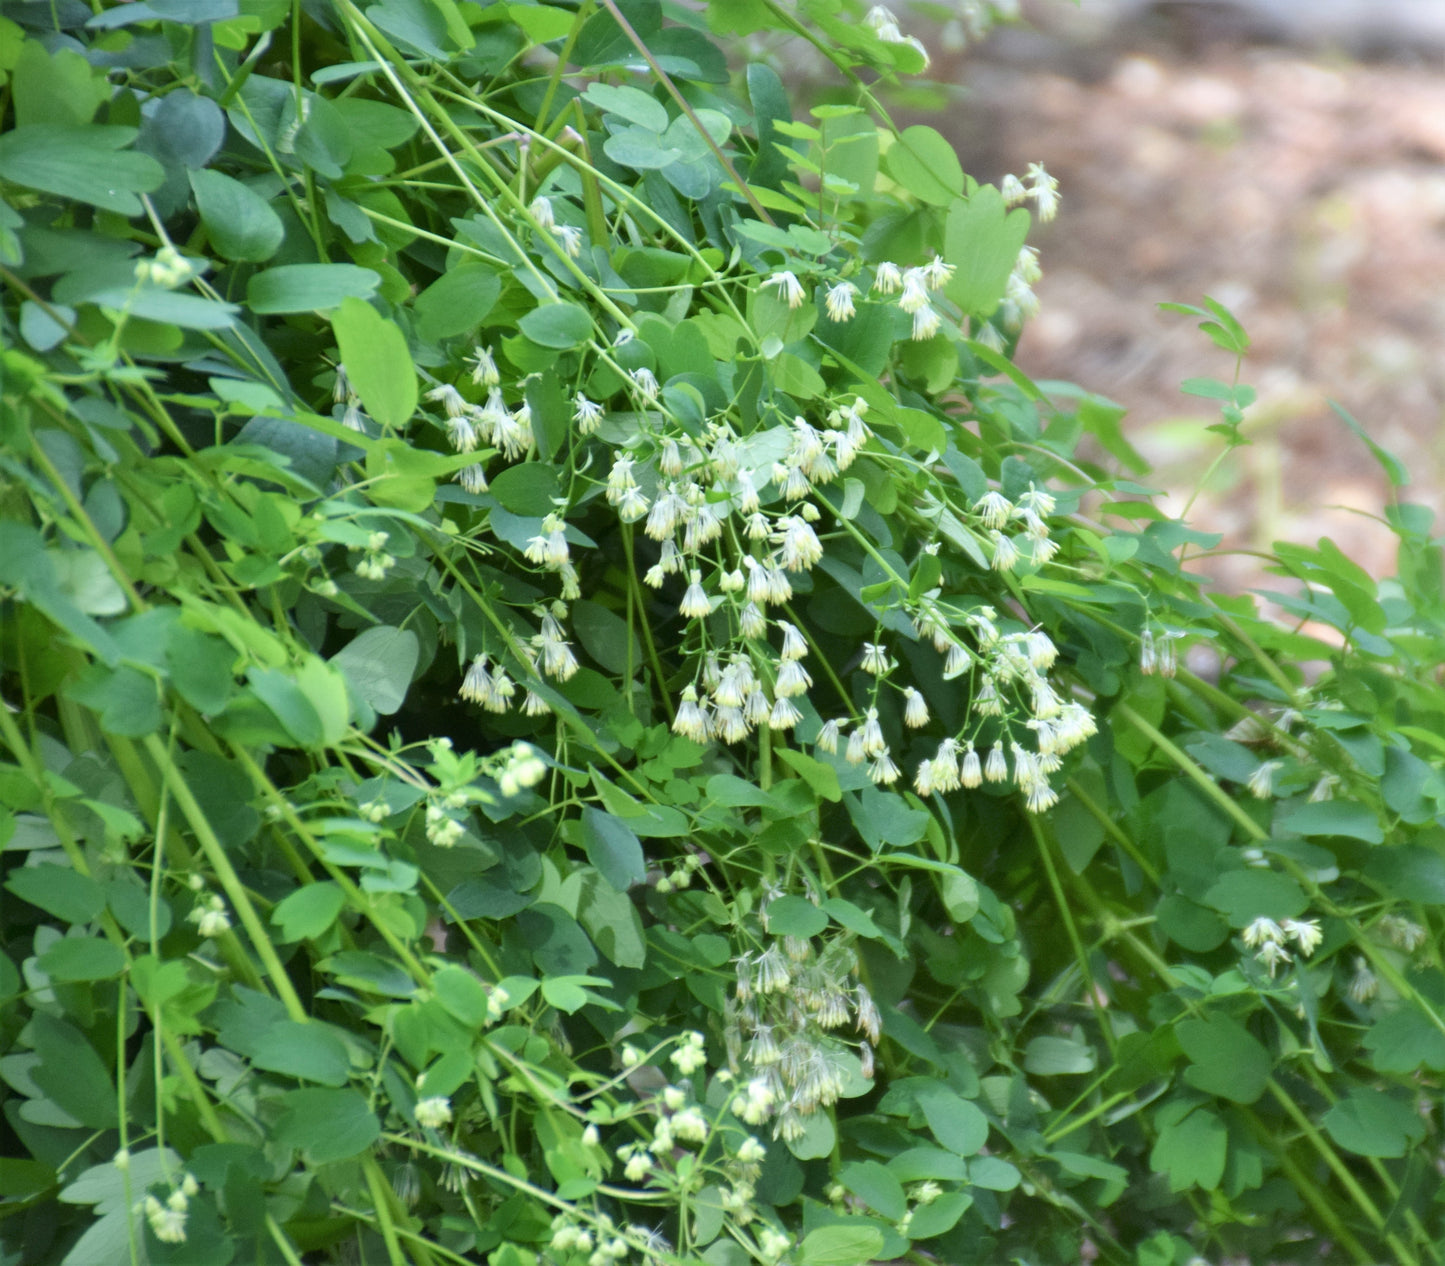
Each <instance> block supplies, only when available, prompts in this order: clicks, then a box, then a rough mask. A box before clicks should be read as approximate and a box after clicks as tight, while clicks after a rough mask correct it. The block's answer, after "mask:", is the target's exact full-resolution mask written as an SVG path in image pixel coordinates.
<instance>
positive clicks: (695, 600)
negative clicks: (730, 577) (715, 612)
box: [677, 570, 712, 620]
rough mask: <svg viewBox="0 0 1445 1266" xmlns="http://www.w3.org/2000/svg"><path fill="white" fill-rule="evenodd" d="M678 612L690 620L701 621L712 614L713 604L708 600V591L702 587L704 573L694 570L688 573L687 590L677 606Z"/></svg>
mask: <svg viewBox="0 0 1445 1266" xmlns="http://www.w3.org/2000/svg"><path fill="white" fill-rule="evenodd" d="M677 610H678V614H679V615H683V616H686V617H687V618H688V619H689V620H700V619H702V618H703V617H704V616H706V615H709V614H711V612H712V602H711V601H710V600H709V599H708V596H707V590H705V589H704V588H703V587H702V572H700V571H697V570H694V571H692V572H689V573H688V586H687V590H686V592H685V593H684V594H683V595H682V601H681V602H680V603H678V604H677Z"/></svg>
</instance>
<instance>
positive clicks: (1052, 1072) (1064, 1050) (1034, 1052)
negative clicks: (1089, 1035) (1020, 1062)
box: [1024, 1036, 1098, 1077]
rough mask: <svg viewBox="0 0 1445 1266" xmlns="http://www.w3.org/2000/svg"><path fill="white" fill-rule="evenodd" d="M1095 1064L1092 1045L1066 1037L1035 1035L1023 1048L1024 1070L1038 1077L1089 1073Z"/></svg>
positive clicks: (1095, 1059) (1095, 1057) (1095, 1058)
mask: <svg viewBox="0 0 1445 1266" xmlns="http://www.w3.org/2000/svg"><path fill="white" fill-rule="evenodd" d="M1097 1064H1098V1058H1097V1056H1096V1055H1095V1054H1094V1050H1093V1048H1092V1047H1089V1046H1085V1045H1084V1043H1082V1042H1076V1041H1074V1040H1073V1039H1072V1038H1067V1037H1049V1036H1042V1037H1036V1038H1034V1039H1032V1040H1031V1041H1030V1042H1029V1044H1028V1046H1027V1047H1026V1048H1025V1050H1024V1071H1025V1072H1029V1073H1033V1074H1034V1075H1035V1076H1039V1077H1059V1076H1067V1075H1072V1074H1075V1073H1091V1072H1093V1071H1094V1068H1095V1067H1096V1066H1097Z"/></svg>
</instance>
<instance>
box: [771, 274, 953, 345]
mask: <svg viewBox="0 0 1445 1266" xmlns="http://www.w3.org/2000/svg"><path fill="white" fill-rule="evenodd" d="M953 273H954V268H953V265H952V264H946V263H944V261H943V260H942V259H941V258H940V257H939V256H937V255H935V256H934V257H933V259H932V260H931V261H930V262H929V263H927V264H921V265H919V266H918V267H916V268H900V267H899V266H898V265H897V264H893V263H889V262H887V261H884V262H883V263H881V264H879V265H878V266H877V268H876V269H874V273H873V283H872V287H871V289H872V291H873V292H874V293H876V294H879V295H895V294H896V295H898V300H897V302H898V307H899V308H900V309H901V310H902V311H904V312H906V313H907V314H908V315H909V316H910V317H912V318H913V331H912V337H913V338H914V339H919V340H922V339H930V338H932V337H933V336H934V335H935V334H937V333H938V331H939V330H940V329H941V328H942V327H943V318H942V316H940V315H939V313H938V310H937V309H936V308H935V307H934V306H933V304H932V303H931V302H930V301H929V294H930V293H931V292H933V291H936V290H941V289H942V288H943V287H944V286H946V285H947V284H948V282H949V279H950V278H951V277H952V276H953ZM762 284H763V286H764V287H765V288H776V289H777V291H778V295H779V297H780V298H781V299H782V300H783V302H784V303H786V304H787V305H788V307H790V308H799V307H802V305H803V304H804V302H805V301H806V300H807V298H808V292H807V291H806V290H805V289H804V287H803V283H802V282H800V281H799V280H798V277H797V274H796V273H792V272H786V271H783V272H775V273H772V274H771V275H770V276H767V277H765V278H763V282H762ZM858 293H859V291H858V287H857V286H855V285H854V284H853V283H852V282H851V281H846V280H844V281H838V282H835V283H834V284H833V285H831V286H830V287H828V289H827V290H826V291H824V294H823V310H824V311H825V312H826V313H827V315H828V320H830V321H833V322H835V323H837V322H843V321H851V320H852V319H853V318H854V317H855V316H856V315H857V313H858V309H857V306H856V304H855V302H854V300H855V299H856V298H857V297H858Z"/></svg>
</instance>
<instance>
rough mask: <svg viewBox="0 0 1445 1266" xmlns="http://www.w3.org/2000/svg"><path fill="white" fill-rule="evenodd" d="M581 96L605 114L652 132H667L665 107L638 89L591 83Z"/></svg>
mask: <svg viewBox="0 0 1445 1266" xmlns="http://www.w3.org/2000/svg"><path fill="white" fill-rule="evenodd" d="M582 95H583V96H584V97H585V98H586V99H587V100H588V101H590V102H591V103H592V104H593V105H595V106H596V107H597V108H598V109H600V110H603V111H605V112H606V113H607V114H615V115H616V116H617V117H618V118H621V119H626V120H627V121H628V122H629V123H636V124H637V125H638V126H639V127H645V128H647V129H648V130H649V131H652V132H665V131H666V130H667V124H668V117H667V107H666V106H665V105H663V104H662V102H660V101H658V100H657V99H656V98H655V97H651V96H649V95H648V94H647V93H645V92H643V91H642V90H641V89H640V88H629V87H626V86H614V85H612V84H603V83H592V84H588V85H587V91H586V92H584V93H583V94H582Z"/></svg>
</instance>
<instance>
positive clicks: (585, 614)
mask: <svg viewBox="0 0 1445 1266" xmlns="http://www.w3.org/2000/svg"><path fill="white" fill-rule="evenodd" d="M493 487H495V484H494V485H493ZM572 629H573V631H574V632H575V633H576V634H577V640H578V641H579V642H581V643H582V648H583V649H584V650H585V651H586V652H587V653H588V654H589V655H590V656H592V658H593V659H594V660H596V661H597V663H598V664H599V665H600V666H601V667H603V668H605V669H606V670H607V671H608V672H611V673H625V672H627V670H628V666H629V665H632V666H634V667H635V666H636V665H637V664H639V663H640V662H641V660H642V647H641V646H640V644H639V643H638V640H637V637H636V635H635V634H633V633H632V631H631V630H630V629H629V628H628V627H627V621H626V620H624V619H623V618H622V617H621V616H620V615H618V614H617V613H616V612H615V611H610V610H608V608H606V607H604V606H602V605H600V604H599V603H596V602H588V601H586V600H585V599H583V600H582V601H579V602H575V603H573V604H572Z"/></svg>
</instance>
